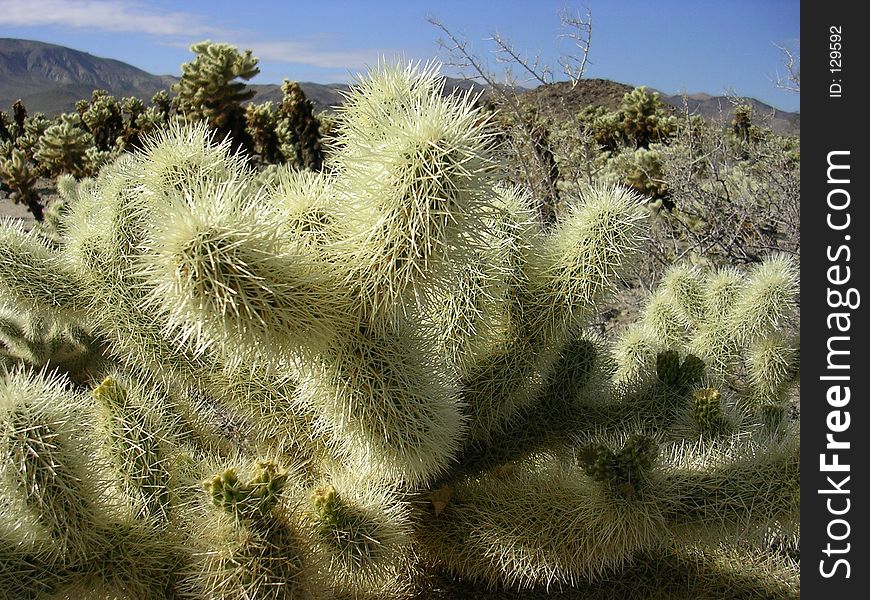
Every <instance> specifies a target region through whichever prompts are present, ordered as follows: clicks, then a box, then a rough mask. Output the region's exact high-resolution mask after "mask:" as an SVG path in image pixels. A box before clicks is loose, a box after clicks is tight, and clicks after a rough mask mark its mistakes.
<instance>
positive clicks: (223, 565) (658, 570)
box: [0, 67, 799, 599]
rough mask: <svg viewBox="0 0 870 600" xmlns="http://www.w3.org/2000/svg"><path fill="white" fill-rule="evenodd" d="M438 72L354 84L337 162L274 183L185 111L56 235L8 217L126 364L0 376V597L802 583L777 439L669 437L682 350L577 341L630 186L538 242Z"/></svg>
mask: <svg viewBox="0 0 870 600" xmlns="http://www.w3.org/2000/svg"><path fill="white" fill-rule="evenodd" d="M441 86H442V83H441V82H440V80H439V79H438V77H437V72H436V70H435V69H434V68H430V67H426V68H423V69H419V68H415V67H408V68H405V69H401V68H393V67H380V68H379V69H378V70H377V71H376V72H374V73H373V74H372V75H371V76H369V77H366V78H363V79H362V80H361V81H360V82H359V84H358V85H357V86H355V87H354V88H353V90H352V92H351V93H350V96H349V98H348V102H347V103H346V108H345V109H344V110H345V111H346V112H345V114H344V115H343V118H342V119H341V124H340V130H339V137H338V143H337V151H336V155H335V164H334V168H333V170H332V171H330V172H329V173H328V174H326V173H322V172H313V171H308V170H302V171H298V170H293V169H285V170H283V171H280V172H277V173H274V174H273V176H271V177H269V178H268V180H267V181H266V182H265V183H264V184H262V185H261V184H259V183H257V182H258V179H257V178H256V177H254V175H253V174H252V173H251V172H250V171H249V170H248V167H247V166H246V164H245V162H244V160H243V159H241V158H239V157H238V156H236V155H233V154H232V153H231V152H230V148H229V142H228V141H226V140H224V141H223V142H220V143H214V142H213V139H212V136H211V134H209V133H208V130H207V129H206V128H205V126H203V125H200V126H193V127H191V126H175V127H173V128H171V129H170V130H168V131H167V132H165V133H164V134H162V135H161V136H158V137H155V138H152V139H151V140H150V141H149V142H148V143H147V144H146V147H145V148H144V149H143V151H141V152H137V153H134V154H132V155H129V156H124V157H122V158H121V159H120V160H119V161H117V162H115V163H114V164H112V165H110V166H108V167H106V168H104V169H103V170H102V171H101V172H100V175H99V176H98V177H97V178H96V179H95V180H94V181H93V182H87V183H84V184H82V185H81V186H80V187H79V188H77V189H76V191H75V193H72V192H71V191H70V190H68V191H67V195H68V196H69V198H68V201H69V206H68V208H67V209H66V210H67V212H66V214H65V217H64V226H63V227H62V228H61V231H63V232H64V233H63V239H62V242H61V245H60V248H59V249H55V248H54V247H53V246H51V245H49V244H48V243H46V242H44V241H43V240H42V238H40V237H39V236H38V235H37V234H27V233H24V232H23V231H22V230H21V229H16V228H13V227H6V228H4V229H2V230H0V294H2V295H3V296H4V297H5V298H6V302H7V304H9V305H10V307H12V308H13V309H20V308H21V307H25V306H26V307H30V309H31V310H35V311H37V312H39V313H40V314H45V315H51V316H52V317H53V318H55V319H57V320H58V321H62V320H67V321H69V322H71V323H78V324H82V325H83V326H84V325H86V326H87V328H88V330H89V331H93V332H94V333H95V334H97V335H99V336H101V339H102V340H104V345H105V346H104V347H105V350H106V352H107V353H108V354H109V356H110V358H112V359H113V363H114V364H113V365H112V366H111V368H110V369H109V370H107V371H106V372H103V373H100V375H99V377H96V378H94V379H93V380H92V381H91V384H90V387H91V388H92V389H91V390H81V388H75V387H73V386H71V385H69V384H68V383H67V380H66V379H64V378H62V376H61V375H58V374H51V373H50V372H49V371H48V370H47V369H43V370H33V369H30V370H28V369H25V368H23V367H18V368H14V369H13V370H12V371H11V372H10V373H9V374H8V375H6V376H5V377H4V381H3V383H2V384H0V453H2V455H3V457H4V458H5V460H4V461H3V462H2V464H3V465H4V467H3V469H4V470H3V478H2V479H0V494H2V496H0V497H2V501H0V516H2V517H3V518H2V519H0V556H2V559H3V560H2V563H0V564H2V571H3V574H4V577H3V578H0V590H2V593H3V594H5V595H6V596H7V597H14V598H29V597H34V598H50V597H52V598H54V597H94V596H92V595H94V594H99V597H133V598H155V599H159V598H226V599H229V598H237V599H242V598H258V599H259V598H275V599H279V598H280V599H287V598H320V597H322V598H332V597H354V598H408V597H411V596H412V595H414V594H416V593H422V594H424V595H425V593H426V588H425V586H426V582H427V581H429V579H428V578H429V574H430V572H431V570H432V569H433V568H435V569H446V570H447V571H449V572H451V573H453V574H455V575H458V576H460V577H463V578H467V579H474V580H480V581H482V582H484V583H487V584H489V585H493V586H505V587H506V586H519V587H522V588H533V587H536V586H541V587H545V586H550V585H556V584H557V585H578V586H581V587H582V586H586V587H588V588H589V589H590V590H591V591H592V592H594V590H595V589H596V588H597V587H598V586H605V582H609V581H611V580H614V579H617V580H621V581H625V582H630V583H631V585H633V586H634V592H635V593H637V594H639V595H652V594H654V593H656V592H657V591H658V586H659V585H660V581H661V577H662V576H665V575H666V576H669V577H675V578H682V579H680V580H681V581H685V582H687V589H684V590H682V591H683V592H684V593H685V594H687V595H692V594H695V595H700V596H703V595H705V594H709V593H710V592H711V590H717V589H721V588H722V587H723V586H724V585H725V583H723V582H724V581H730V579H728V578H729V577H731V578H741V581H742V587H741V588H740V589H741V590H742V591H744V592H746V593H747V594H752V593H755V594H756V595H757V594H760V593H762V592H764V593H766V592H767V591H768V590H770V589H773V590H775V593H774V594H772V595H773V596H774V597H791V596H794V595H795V594H796V593H797V591H796V589H797V588H796V585H797V584H796V580H795V577H794V573H793V571H789V570H788V569H786V568H783V569H774V568H773V567H771V564H772V563H765V562H764V561H762V560H761V559H759V558H757V555H758V553H757V550H756V549H754V548H752V547H750V546H749V544H750V541H751V540H753V539H754V540H756V541H757V542H758V543H761V544H763V543H764V540H766V539H768V538H769V537H770V536H771V535H780V536H784V535H786V534H788V533H790V530H789V527H793V526H794V525H795V523H796V518H797V517H796V516H797V511H798V508H799V504H798V503H799V494H798V485H797V478H798V451H797V443H796V436H795V432H793V431H791V430H789V429H788V428H787V427H785V426H783V427H780V428H779V429H778V430H777V435H775V436H773V435H768V433H766V430H764V429H763V428H762V427H761V426H760V425H759V424H758V423H757V422H755V421H752V420H751V419H749V418H748V417H747V418H746V419H744V420H743V421H739V422H737V423H736V426H737V429H739V431H738V430H737V429H735V430H734V431H732V430H729V429H725V428H723V430H722V431H721V432H720V433H718V434H717V438H716V440H717V441H716V442H715V443H714V442H710V441H709V440H707V438H705V437H703V436H700V435H697V431H695V430H692V428H691V427H690V426H689V425H688V422H689V420H690V419H691V418H692V415H693V414H696V413H697V414H703V415H704V416H705V418H706V419H707V421H708V422H709V423H711V424H712V423H715V422H716V419H717V417H718V415H719V413H718V412H717V406H716V404H715V403H714V402H713V396H715V394H712V393H711V394H708V395H707V396H704V398H703V399H702V400H697V399H696V397H697V396H698V394H697V391H696V390H697V388H698V387H699V386H700V384H702V383H705V382H704V380H703V377H704V374H703V373H704V368H705V367H704V364H703V363H702V362H701V360H700V359H697V358H686V357H682V356H679V355H676V354H666V353H662V356H661V359H659V360H658V361H657V363H659V364H653V365H652V367H651V369H652V373H653V374H654V375H653V378H652V380H651V381H649V382H646V384H645V385H640V384H636V385H633V386H628V385H620V383H619V382H618V381H615V380H614V377H613V373H614V367H612V366H611V361H610V360H609V359H608V356H607V349H606V347H605V345H604V343H603V342H602V341H600V340H598V339H595V338H594V337H591V336H590V335H589V334H586V333H584V332H583V330H582V327H583V324H584V322H585V319H586V318H587V317H589V316H591V315H592V314H594V307H595V304H596V303H597V302H598V301H599V300H600V299H601V298H602V297H603V295H604V294H606V293H607V292H608V291H609V290H610V289H612V288H613V287H614V286H615V284H616V283H617V282H618V281H619V278H620V277H621V276H622V275H623V274H624V273H625V271H626V269H627V268H628V265H629V264H630V262H631V260H632V257H633V256H634V255H635V250H636V248H637V247H638V245H639V244H638V239H639V237H640V236H641V235H642V231H643V220H644V212H643V210H642V207H641V200H640V198H638V197H636V196H634V195H632V194H631V193H628V192H625V191H622V190H620V189H617V188H592V189H590V191H589V193H588V194H586V195H585V196H583V197H582V198H575V199H574V201H573V202H572V203H571V205H570V206H569V207H568V208H567V209H566V211H565V212H564V214H563V215H562V216H561V217H560V220H559V221H558V222H557V223H555V225H554V226H553V227H551V228H549V229H547V230H544V228H543V227H542V226H541V224H540V223H539V221H538V220H537V218H536V216H535V212H534V210H533V208H532V207H531V206H530V202H529V200H528V196H527V195H526V194H525V193H523V192H522V191H521V190H516V189H512V188H505V187H504V186H503V185H502V184H501V183H500V182H499V180H498V174H499V171H498V164H496V163H495V162H494V161H493V160H492V155H491V153H490V151H491V142H492V140H491V133H490V131H489V129H488V125H487V123H486V119H483V118H481V115H480V114H479V113H478V112H477V110H476V109H475V108H473V106H474V105H473V99H471V98H468V97H455V96H454V97H445V96H443V95H442V94H441V91H442V89H441ZM675 279H676V277H675ZM674 286H676V283H674ZM671 287H673V286H671ZM683 288H685V289H683ZM680 289H681V290H683V291H681V292H679V293H677V294H675V296H677V297H680V298H683V297H685V298H689V297H691V290H692V286H691V285H689V284H686V285H683V286H682V287H681V288H680ZM704 289H705V288H703V287H701V291H702V292H703V291H704ZM750 289H751V290H753V291H752V292H751V293H750V292H749V291H744V292H743V294H742V295H738V296H736V299H735V300H734V302H735V305H736V304H739V303H741V302H744V300H743V299H745V298H749V297H750V296H751V297H752V298H753V299H754V300H756V301H757V300H758V299H759V298H761V297H762V296H764V292H763V290H761V289H760V288H753V287H752V285H748V286H747V290H750ZM781 291H782V292H783V293H788V291H789V290H788V289H787V286H786V288H783V289H782V290H781ZM684 292H685V293H684ZM752 294H754V295H752ZM773 295H774V294H773V293H772V292H771V293H769V294H768V296H771V297H772V296H773ZM690 314H692V315H694V314H695V313H690ZM776 325H777V322H776V320H775V319H768V321H767V325H765V326H764V327H763V328H762V329H763V330H764V331H768V329H769V328H770V327H773V328H776ZM733 326H734V328H735V331H739V333H737V334H735V335H737V336H738V337H739V339H740V340H741V341H742V342H743V343H752V341H754V340H756V339H758V337H759V336H758V331H757V330H756V329H755V328H752V327H745V326H742V325H741V326H738V325H737V324H736V323H735V324H734V325H733ZM773 347H775V346H771V345H768V346H767V347H765V348H762V349H759V351H758V359H757V360H755V361H754V362H753V364H758V365H767V364H770V363H771V362H772V360H771V359H770V355H771V353H775V352H774V351H771V348H773ZM762 370H763V369H762ZM774 387H775V386H774ZM765 389H767V390H768V391H769V390H770V389H772V387H771V386H768V387H767V388H765ZM721 395H722V396H723V397H724V396H725V395H726V392H725V391H722V393H721ZM722 403H724V400H723V401H722V402H720V406H721V404H722ZM729 423H730V421H729ZM696 429H697V428H696ZM687 440H688V441H687ZM10 523H15V524H16V525H14V526H8V524H10ZM752 534H755V537H753V535H752ZM738 540H739V544H738V543H737V542H738ZM729 556H731V557H733V556H739V557H740V560H739V561H737V560H734V559H733V558H732V559H731V560H730V562H728V560H727V559H726V558H723V557H729ZM723 565H724V566H723ZM746 565H752V567H751V569H750V568H748V567H747V566H746ZM675 573H677V574H679V576H678V577H676V576H675V575H674V574H675ZM88 595H91V596H88Z"/></svg>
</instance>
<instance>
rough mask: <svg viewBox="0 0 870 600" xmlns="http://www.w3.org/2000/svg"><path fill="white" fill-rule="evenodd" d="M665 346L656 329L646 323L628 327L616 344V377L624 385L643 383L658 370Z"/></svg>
mask: <svg viewBox="0 0 870 600" xmlns="http://www.w3.org/2000/svg"><path fill="white" fill-rule="evenodd" d="M662 349H663V346H662V343H661V341H660V340H659V338H658V337H657V336H656V333H655V330H654V329H653V328H652V327H650V326H648V325H646V324H645V323H635V324H633V325H631V326H630V327H628V329H626V330H625V332H624V333H623V334H622V335H621V336H620V337H619V339H618V340H617V341H616V343H615V344H614V348H613V358H614V360H615V362H616V364H617V372H616V375H615V379H616V381H617V382H619V383H621V384H623V385H631V384H643V383H645V382H647V381H648V380H649V379H650V378H651V376H652V375H654V374H655V372H656V360H657V357H658V355H659V353H660V352H661V351H662Z"/></svg>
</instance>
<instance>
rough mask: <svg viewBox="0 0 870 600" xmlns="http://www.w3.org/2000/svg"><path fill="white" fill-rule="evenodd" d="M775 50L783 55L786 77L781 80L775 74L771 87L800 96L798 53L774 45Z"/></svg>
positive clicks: (799, 60)
mask: <svg viewBox="0 0 870 600" xmlns="http://www.w3.org/2000/svg"><path fill="white" fill-rule="evenodd" d="M774 46H776V47H777V48H779V50H780V52H782V54H783V62H784V63H785V70H786V75H785V77H784V78H783V77H782V76H781V75H780V74H779V72H777V74H776V77H775V78H774V80H773V85H774V86H776V87H777V88H779V89H781V90H786V91H788V92H795V93H797V94H800V92H801V67H800V62H801V56H800V52H796V51H793V50H791V49H790V48H786V47H785V46H780V45H778V44H774Z"/></svg>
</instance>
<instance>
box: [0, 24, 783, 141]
mask: <svg viewBox="0 0 870 600" xmlns="http://www.w3.org/2000/svg"><path fill="white" fill-rule="evenodd" d="M291 75H292V74H288V76H291ZM177 80H178V78H177V77H174V76H171V75H152V74H150V73H147V72H145V71H143V70H141V69H137V68H136V67H133V66H131V65H129V64H126V63H123V62H120V61H117V60H112V59H108V58H99V57H96V56H93V55H91V54H87V53H85V52H80V51H78V50H72V49H70V48H66V47H63V46H57V45H54V44H47V43H44V42H36V41H30V40H18V39H10V38H0V110H7V111H8V109H9V107H10V106H11V105H12V103H13V102H15V100H17V99H19V98H20V99H21V100H22V101H23V102H24V105H25V106H26V107H27V109H28V111H29V112H31V113H33V112H37V111H41V112H44V113H46V114H47V115H50V116H51V115H57V114H59V113H61V112H68V111H71V110H73V106H74V105H75V102H76V100H79V99H81V98H90V96H91V92H92V91H93V90H94V89H105V90H108V91H109V92H110V93H112V94H114V95H115V96H119V97H121V96H138V97H140V98H142V99H143V100H146V101H147V100H149V99H150V98H151V96H152V95H153V94H154V92H156V91H157V90H160V89H168V88H169V87H170V86H171V85H172V84H173V83H174V82H175V81H177ZM301 85H302V89H303V91H304V92H305V94H306V95H307V96H308V98H309V99H310V100H311V101H312V103H313V104H314V107H315V110H317V111H322V110H326V109H328V108H330V107H332V106H336V105H338V104H341V102H342V95H341V92H342V91H345V90H346V89H347V85H345V84H327V85H324V84H319V83H310V82H303V83H302V84H301ZM251 87H252V88H253V89H254V90H256V92H257V94H256V96H255V97H254V102H265V101H268V100H272V101H275V102H277V101H280V99H281V87H280V86H279V85H276V84H266V85H257V84H252V85H251ZM445 87H446V89H447V90H448V91H453V90H455V89H467V88H469V87H474V88H479V89H483V88H482V86H479V85H478V84H473V83H470V82H468V81H463V80H459V79H449V78H448V79H447V83H446V86H445ZM632 87H633V86H630V85H626V84H623V83H618V82H614V81H609V80H606V79H587V80H583V81H581V82H579V83H578V84H577V85H576V86H574V87H572V86H571V85H570V84H569V83H555V84H551V85H547V86H540V87H538V88H536V89H534V90H528V91H527V92H524V93H528V94H531V95H532V96H534V97H535V100H536V101H540V102H544V103H549V104H551V105H556V106H558V107H562V108H564V109H565V110H572V111H573V110H580V109H582V108H583V107H585V106H588V105H600V106H606V107H608V108H615V107H616V106H618V105H619V102H620V100H622V96H623V95H624V94H625V93H626V92H628V91H630V90H631V89H632ZM662 100H663V101H665V102H666V103H668V104H670V105H672V106H674V107H675V110H678V111H682V110H683V107H684V101H685V106H687V107H688V108H689V110H690V112H695V113H698V114H701V115H703V116H705V117H708V118H718V117H722V118H730V114H731V111H732V110H733V103H732V102H731V101H730V99H729V98H727V97H724V96H710V95H708V94H692V95H688V96H686V97H685V99H684V97H683V96H680V95H665V94H662ZM741 101H742V102H745V103H748V104H750V105H752V106H753V109H754V112H755V115H756V116H757V118H759V119H761V120H763V121H765V122H766V123H767V124H768V126H769V127H771V129H773V130H774V131H777V132H779V133H786V134H799V133H800V114H799V113H790V112H784V111H778V110H777V109H775V108H773V107H771V106H768V105H767V104H764V103H763V102H759V101H758V100H755V99H752V98H746V99H741Z"/></svg>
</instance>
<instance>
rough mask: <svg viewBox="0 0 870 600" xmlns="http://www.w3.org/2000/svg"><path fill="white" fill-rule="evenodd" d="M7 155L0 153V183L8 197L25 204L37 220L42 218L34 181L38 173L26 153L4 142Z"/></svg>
mask: <svg viewBox="0 0 870 600" xmlns="http://www.w3.org/2000/svg"><path fill="white" fill-rule="evenodd" d="M4 145H5V146H6V149H8V155H6V156H4V155H3V154H5V152H4V153H3V154H0V183H2V185H3V188H4V189H7V190H9V192H10V197H11V198H12V200H13V201H14V202H16V203H21V204H24V205H26V206H27V209H28V210H29V211H30V213H31V214H32V215H33V218H34V219H36V220H37V221H42V220H43V219H44V214H43V212H44V211H43V206H42V203H41V202H40V199H39V194H38V193H37V191H36V181H37V180H38V179H39V174H38V173H37V171H36V167H35V166H34V165H33V164H32V163H31V162H30V160H29V159H28V157H27V153H26V152H24V151H23V150H20V149H19V148H15V147H14V146H12V145H11V144H9V142H4Z"/></svg>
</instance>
